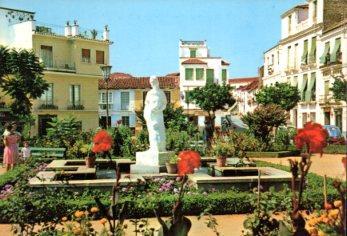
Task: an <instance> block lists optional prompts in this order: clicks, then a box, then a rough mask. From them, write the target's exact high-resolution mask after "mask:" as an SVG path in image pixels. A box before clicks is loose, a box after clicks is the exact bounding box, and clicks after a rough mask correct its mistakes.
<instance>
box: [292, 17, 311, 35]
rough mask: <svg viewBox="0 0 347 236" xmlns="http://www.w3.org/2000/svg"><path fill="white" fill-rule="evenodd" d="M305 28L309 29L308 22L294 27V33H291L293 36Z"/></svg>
mask: <svg viewBox="0 0 347 236" xmlns="http://www.w3.org/2000/svg"><path fill="white" fill-rule="evenodd" d="M307 28H309V22H308V20H304V21H301V22H299V23H298V24H297V25H296V27H295V32H293V33H294V34H295V33H298V32H301V31H303V30H305V29H307Z"/></svg>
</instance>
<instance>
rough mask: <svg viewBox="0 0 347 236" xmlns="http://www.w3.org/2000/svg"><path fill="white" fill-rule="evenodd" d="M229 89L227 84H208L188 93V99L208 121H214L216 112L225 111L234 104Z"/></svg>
mask: <svg viewBox="0 0 347 236" xmlns="http://www.w3.org/2000/svg"><path fill="white" fill-rule="evenodd" d="M231 89H232V88H231V87H230V86H229V85H228V84H223V85H219V84H216V83H208V84H206V85H205V86H204V87H198V88H195V89H194V90H192V91H191V92H189V99H190V100H191V101H192V102H193V103H194V104H196V105H198V106H199V107H200V108H201V109H202V110H204V111H206V112H207V113H208V116H209V117H210V120H214V119H215V112H216V111H217V110H225V109H227V108H228V107H231V106H232V105H233V104H234V103H235V99H234V98H233V97H232V95H231V93H230V91H231ZM213 123H214V122H212V124H213Z"/></svg>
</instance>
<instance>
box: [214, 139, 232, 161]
mask: <svg viewBox="0 0 347 236" xmlns="http://www.w3.org/2000/svg"><path fill="white" fill-rule="evenodd" d="M234 151H235V150H234V147H233V146H232V145H231V144H230V143H228V142H227V141H225V140H217V141H216V142H215V145H214V146H213V154H214V155H215V156H216V160H217V163H216V165H217V166H219V167H223V166H225V165H226V159H227V157H228V156H232V155H233V154H234Z"/></svg>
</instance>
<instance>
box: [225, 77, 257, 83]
mask: <svg viewBox="0 0 347 236" xmlns="http://www.w3.org/2000/svg"><path fill="white" fill-rule="evenodd" d="M259 79H260V78H259V77H239V78H231V79H229V84H239V83H251V82H253V81H259Z"/></svg>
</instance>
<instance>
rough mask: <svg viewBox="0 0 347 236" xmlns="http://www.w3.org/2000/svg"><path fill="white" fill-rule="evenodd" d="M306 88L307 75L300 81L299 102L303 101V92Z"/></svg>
mask: <svg viewBox="0 0 347 236" xmlns="http://www.w3.org/2000/svg"><path fill="white" fill-rule="evenodd" d="M306 86H307V74H304V75H303V77H302V81H301V86H300V87H299V91H300V97H301V100H304V98H305V97H304V96H305V90H306Z"/></svg>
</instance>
